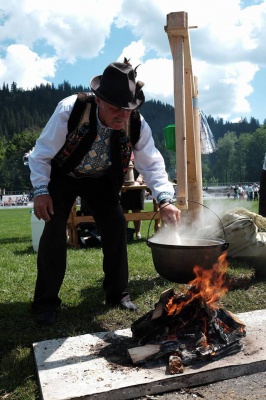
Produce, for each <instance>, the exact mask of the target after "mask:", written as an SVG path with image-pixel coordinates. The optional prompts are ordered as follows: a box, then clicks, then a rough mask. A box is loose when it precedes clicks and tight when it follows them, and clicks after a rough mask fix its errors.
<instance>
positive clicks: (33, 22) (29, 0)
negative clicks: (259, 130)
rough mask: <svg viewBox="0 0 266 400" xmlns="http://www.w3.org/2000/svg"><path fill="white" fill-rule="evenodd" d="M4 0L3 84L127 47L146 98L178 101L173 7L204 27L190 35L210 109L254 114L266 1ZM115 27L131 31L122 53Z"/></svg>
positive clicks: (263, 56) (265, 60)
mask: <svg viewBox="0 0 266 400" xmlns="http://www.w3.org/2000/svg"><path fill="white" fill-rule="evenodd" d="M2 3H3V4H1V9H0V37H1V40H2V42H1V43H2V44H1V48H0V51H1V53H0V54H1V55H2V58H0V84H1V82H2V83H3V82H6V83H11V82H13V81H16V82H17V83H18V85H19V86H25V87H30V86H35V85H36V84H39V83H44V82H47V81H49V79H52V78H53V77H54V76H56V73H57V68H58V65H59V63H60V65H61V67H62V65H64V63H69V64H73V65H77V64H78V63H79V62H80V60H82V59H84V60H85V61H87V64H88V65H90V64H89V63H90V62H92V61H93V62H94V60H96V59H98V58H101V57H102V56H103V55H106V54H109V52H110V57H109V59H110V58H111V57H112V56H113V54H115V57H117V55H119V54H120V55H119V57H118V58H119V59H120V60H122V58H123V57H124V56H125V57H130V58H131V62H132V65H133V66H135V65H138V64H141V66H140V67H139V68H138V79H140V80H143V81H144V82H145V87H144V89H145V95H146V99H150V98H156V99H159V100H161V101H163V102H167V103H170V104H173V103H174V101H173V71H172V66H173V63H172V55H171V51H170V45H169V41H168V37H167V34H166V32H165V31H164V26H165V25H166V23H167V14H169V13H171V12H179V11H185V12H187V13H188V25H190V26H191V25H196V26H198V28H197V29H193V30H190V42H191V50H192V60H193V72H194V75H196V76H197V77H198V80H199V94H200V96H199V101H200V104H201V107H202V109H203V111H204V112H205V113H207V114H211V115H213V116H218V115H219V116H224V117H229V116H230V115H233V114H234V113H238V114H241V115H243V114H245V113H249V112H250V103H249V96H250V95H251V94H252V90H253V88H252V85H253V80H254V79H255V78H256V72H257V71H259V69H261V68H265V66H266V52H265V43H264V42H265V37H266V0H264V1H262V0H260V1H251V0H245V1H240V0H223V1H221V0H201V1H198V0H178V1H177V0H164V1H162V0H145V1H144V0H135V1H134V6H133V5H132V3H131V2H129V1H128V0H112V1H110V0H90V1H88V0H76V1H75V2H67V1H65V0H56V1H54V0H46V1H44V0H20V1H17V0H8V1H5V2H2ZM114 26H115V27H116V28H118V29H120V30H121V39H122V35H124V34H126V33H127V32H130V34H131V40H130V42H128V44H127V45H125V42H124V41H123V45H122V44H121V48H120V49H119V40H116V43H115V51H116V52H115V51H114V48H113V47H112V45H113V42H112V28H113V27H114ZM132 35H133V38H134V39H133V41H132ZM123 39H124V38H123ZM121 42H122V40H121ZM106 43H108V46H109V47H107V45H106ZM21 46H23V47H21ZM21 49H23V51H21ZM102 58H104V57H102ZM104 59H105V58H104ZM99 68H100V69H101V70H102V69H103V68H104V66H103V67H102V66H99ZM61 70H62V68H61ZM64 79H65V77H62V80H61V81H63V80H64ZM251 111H252V110H251Z"/></svg>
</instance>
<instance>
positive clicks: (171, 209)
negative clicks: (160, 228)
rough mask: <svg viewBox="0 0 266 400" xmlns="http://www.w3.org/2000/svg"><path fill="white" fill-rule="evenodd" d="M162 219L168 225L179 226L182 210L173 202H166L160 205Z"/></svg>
mask: <svg viewBox="0 0 266 400" xmlns="http://www.w3.org/2000/svg"><path fill="white" fill-rule="evenodd" d="M160 214H161V219H162V221H163V223H164V224H166V225H169V224H170V225H173V226H177V225H178V222H179V221H180V219H181V211H180V210H179V209H178V208H176V206H174V205H173V204H170V203H165V204H162V205H161V206H160Z"/></svg>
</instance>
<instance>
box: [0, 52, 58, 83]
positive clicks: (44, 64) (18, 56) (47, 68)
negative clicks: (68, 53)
mask: <svg viewBox="0 0 266 400" xmlns="http://www.w3.org/2000/svg"><path fill="white" fill-rule="evenodd" d="M55 63H56V58H54V57H47V58H43V57H40V56H38V54H37V53H34V52H33V51H31V50H30V49H29V48H28V47H27V46H24V45H20V44H17V45H16V44H13V45H10V46H8V48H7V51H6V56H5V58H3V59H0V76H1V81H2V82H3V83H6V84H7V83H8V84H11V83H12V82H16V83H17V86H18V87H23V88H27V89H31V88H32V87H34V86H35V85H40V84H41V83H42V84H46V83H49V81H48V80H47V79H45V78H44V77H50V78H52V77H54V75H55Z"/></svg>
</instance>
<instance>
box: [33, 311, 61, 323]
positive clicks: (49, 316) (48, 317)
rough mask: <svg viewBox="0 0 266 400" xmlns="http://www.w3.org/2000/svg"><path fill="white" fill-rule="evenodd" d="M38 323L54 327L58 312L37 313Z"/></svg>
mask: <svg viewBox="0 0 266 400" xmlns="http://www.w3.org/2000/svg"><path fill="white" fill-rule="evenodd" d="M36 322H37V324H40V325H53V324H54V323H55V322H56V311H42V312H39V313H37V314H36Z"/></svg>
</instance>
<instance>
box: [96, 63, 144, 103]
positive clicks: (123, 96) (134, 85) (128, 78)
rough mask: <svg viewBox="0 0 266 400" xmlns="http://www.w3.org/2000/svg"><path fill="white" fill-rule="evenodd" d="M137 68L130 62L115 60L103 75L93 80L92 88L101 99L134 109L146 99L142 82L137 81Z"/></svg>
mask: <svg viewBox="0 0 266 400" xmlns="http://www.w3.org/2000/svg"><path fill="white" fill-rule="evenodd" d="M135 75H136V70H134V69H133V68H132V66H131V65H130V64H126V63H118V62H114V63H112V64H109V65H108V67H106V68H105V70H104V72H103V74H102V75H99V76H95V78H93V79H92V80H91V89H92V91H93V92H94V93H95V94H96V96H98V97H99V98H100V99H102V100H104V101H106V102H107V103H110V104H112V105H114V106H116V107H120V108H125V109H128V110H134V109H135V108H138V107H140V106H141V105H142V104H143V102H144V100H145V97H144V93H143V91H142V86H143V85H144V84H143V83H142V82H140V81H138V82H136V81H135Z"/></svg>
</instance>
